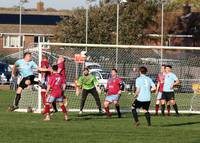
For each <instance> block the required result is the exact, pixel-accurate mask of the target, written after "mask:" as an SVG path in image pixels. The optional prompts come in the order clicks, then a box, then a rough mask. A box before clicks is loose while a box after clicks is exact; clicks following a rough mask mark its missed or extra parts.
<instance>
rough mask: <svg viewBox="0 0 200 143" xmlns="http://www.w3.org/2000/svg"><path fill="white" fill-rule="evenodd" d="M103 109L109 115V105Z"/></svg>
mask: <svg viewBox="0 0 200 143" xmlns="http://www.w3.org/2000/svg"><path fill="white" fill-rule="evenodd" d="M105 111H106V114H107V116H110V110H109V107H105Z"/></svg>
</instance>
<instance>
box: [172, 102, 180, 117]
mask: <svg viewBox="0 0 200 143" xmlns="http://www.w3.org/2000/svg"><path fill="white" fill-rule="evenodd" d="M173 107H174V110H175V112H176V114H179V113H178V106H177V104H176V103H175V104H174V105H173Z"/></svg>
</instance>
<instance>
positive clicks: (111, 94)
mask: <svg viewBox="0 0 200 143" xmlns="http://www.w3.org/2000/svg"><path fill="white" fill-rule="evenodd" d="M111 76H112V77H111V78H110V79H109V80H108V83H107V89H106V91H107V94H106V97H105V101H104V108H105V112H106V114H107V116H108V117H111V113H110V111H109V105H110V104H111V103H114V105H115V107H116V110H117V114H118V117H119V118H121V112H120V106H119V98H120V95H121V91H122V90H123V88H124V84H123V81H122V80H121V79H120V78H119V77H118V76H117V70H116V69H112V71H111Z"/></svg>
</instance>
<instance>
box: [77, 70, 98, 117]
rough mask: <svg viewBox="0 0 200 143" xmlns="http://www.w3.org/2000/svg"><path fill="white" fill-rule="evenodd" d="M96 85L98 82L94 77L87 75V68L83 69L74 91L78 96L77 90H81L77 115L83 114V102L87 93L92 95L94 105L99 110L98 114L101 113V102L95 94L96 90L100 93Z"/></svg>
mask: <svg viewBox="0 0 200 143" xmlns="http://www.w3.org/2000/svg"><path fill="white" fill-rule="evenodd" d="M98 84H99V83H98V80H97V79H96V77H95V76H93V75H91V74H90V73H89V69H88V68H84V70H83V75H82V76H81V77H79V79H78V84H77V87H78V88H77V89H76V95H79V89H82V97H81V103H80V112H79V114H82V113H83V108H84V105H85V100H86V98H87V96H88V94H89V93H90V94H92V96H93V97H94V99H95V101H96V105H97V107H98V109H99V113H102V109H101V102H100V98H99V94H98V92H97V89H98V91H100V88H99V85H98ZM96 88H97V89H96Z"/></svg>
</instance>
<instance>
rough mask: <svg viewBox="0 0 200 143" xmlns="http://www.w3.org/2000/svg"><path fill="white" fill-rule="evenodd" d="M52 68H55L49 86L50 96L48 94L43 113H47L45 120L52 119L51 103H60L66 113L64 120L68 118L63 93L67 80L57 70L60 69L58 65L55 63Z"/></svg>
mask: <svg viewBox="0 0 200 143" xmlns="http://www.w3.org/2000/svg"><path fill="white" fill-rule="evenodd" d="M52 70H53V74H52V75H51V77H50V79H49V83H48V86H47V93H46V96H47V95H48V96H47V100H46V104H45V109H44V113H43V114H46V117H45V119H44V121H49V120H50V105H51V104H52V103H53V102H58V103H59V105H60V108H61V109H62V112H63V113H64V120H68V115H67V109H66V107H65V105H64V98H63V94H62V93H63V91H64V88H65V81H64V79H63V77H62V76H61V75H60V74H59V73H58V72H57V71H58V66H57V65H53V67H52ZM49 92H50V93H49Z"/></svg>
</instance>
